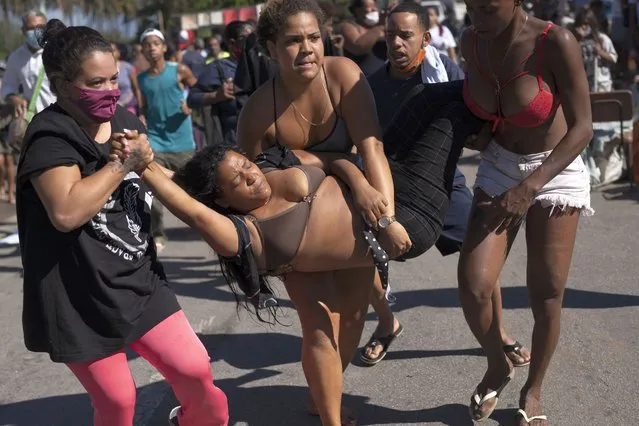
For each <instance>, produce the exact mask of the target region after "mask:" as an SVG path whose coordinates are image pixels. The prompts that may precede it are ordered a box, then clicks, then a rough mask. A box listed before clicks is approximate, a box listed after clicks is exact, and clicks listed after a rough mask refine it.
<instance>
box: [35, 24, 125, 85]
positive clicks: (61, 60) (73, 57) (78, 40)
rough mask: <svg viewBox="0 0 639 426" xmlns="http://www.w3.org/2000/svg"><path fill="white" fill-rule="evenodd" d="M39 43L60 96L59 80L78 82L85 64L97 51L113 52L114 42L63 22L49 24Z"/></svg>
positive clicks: (48, 73) (39, 36)
mask: <svg viewBox="0 0 639 426" xmlns="http://www.w3.org/2000/svg"><path fill="white" fill-rule="evenodd" d="M38 43H39V44H40V46H42V48H43V51H42V63H43V65H44V70H45V72H46V73H47V77H48V78H49V81H50V82H51V91H52V92H53V93H54V94H55V95H59V93H57V87H56V84H55V81H56V80H59V79H62V80H66V81H73V80H75V79H76V77H77V76H78V74H80V72H81V71H82V63H83V62H84V61H85V60H86V59H87V57H89V56H90V55H91V54H92V53H93V52H113V48H112V47H111V43H110V42H109V41H108V40H106V39H105V38H104V37H102V34H100V33H99V32H97V31H96V30H94V29H93V28H89V27H67V26H66V25H64V24H63V23H62V21H60V20H59V19H52V20H50V21H49V22H47V25H46V26H45V27H44V29H42V30H40V33H39V34H38Z"/></svg>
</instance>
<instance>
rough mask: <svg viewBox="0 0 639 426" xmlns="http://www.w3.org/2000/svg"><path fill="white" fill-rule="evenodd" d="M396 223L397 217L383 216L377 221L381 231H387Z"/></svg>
mask: <svg viewBox="0 0 639 426" xmlns="http://www.w3.org/2000/svg"><path fill="white" fill-rule="evenodd" d="M396 221H397V219H395V216H382V217H381V218H379V220H378V221H377V226H379V227H380V229H386V228H388V227H389V226H390V224H391V223H393V222H396Z"/></svg>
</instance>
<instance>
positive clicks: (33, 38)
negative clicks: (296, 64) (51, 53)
mask: <svg viewBox="0 0 639 426" xmlns="http://www.w3.org/2000/svg"><path fill="white" fill-rule="evenodd" d="M25 36H26V39H27V44H28V45H29V47H30V48H32V49H40V43H38V33H37V32H36V30H27V32H26V35H25Z"/></svg>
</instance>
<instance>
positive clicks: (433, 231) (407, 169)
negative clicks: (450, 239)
mask: <svg viewBox="0 0 639 426" xmlns="http://www.w3.org/2000/svg"><path fill="white" fill-rule="evenodd" d="M482 125H483V122H482V121H481V120H479V119H477V118H476V117H475V116H474V115H472V113H471V112H470V111H469V110H468V108H466V106H465V105H464V103H463V98H462V85H461V82H451V83H440V84H429V85H419V86H417V87H415V88H414V89H413V90H412V91H411V92H410V93H409V96H408V97H407V99H406V100H405V101H404V104H403V106H402V108H400V110H399V113H398V114H397V115H396V116H395V118H394V119H393V121H392V122H391V124H390V126H389V127H388V130H387V132H386V134H385V135H384V150H385V153H386V156H387V157H388V159H389V163H390V169H391V173H392V175H393V181H394V185H395V214H396V217H397V221H398V222H399V223H401V224H402V225H403V226H404V228H406V231H407V232H408V234H409V236H410V238H411V241H412V243H413V246H412V248H411V249H410V251H409V252H408V253H406V254H405V255H404V256H402V259H411V258H414V257H417V256H419V255H421V254H423V253H424V252H426V251H427V250H428V249H429V248H430V247H432V246H433V245H434V244H435V242H436V241H437V239H438V238H439V235H440V233H441V231H442V228H443V225H444V220H445V218H446V213H447V211H448V206H449V202H450V195H451V192H452V189H453V181H454V177H455V170H456V168H457V161H458V159H459V156H460V155H461V152H462V149H463V147H464V142H465V140H466V138H467V137H468V136H469V135H470V134H474V133H478V132H479V130H480V128H481V126H482Z"/></svg>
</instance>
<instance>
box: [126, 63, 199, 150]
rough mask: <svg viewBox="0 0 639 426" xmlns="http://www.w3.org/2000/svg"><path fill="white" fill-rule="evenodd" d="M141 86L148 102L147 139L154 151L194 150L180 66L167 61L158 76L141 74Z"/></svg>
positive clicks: (139, 81) (139, 78) (191, 127)
mask: <svg viewBox="0 0 639 426" xmlns="http://www.w3.org/2000/svg"><path fill="white" fill-rule="evenodd" d="M138 84H139V85H140V91H141V92H142V95H143V96H144V99H145V101H146V102H145V106H146V122H147V127H148V130H149V133H148V138H149V142H150V143H151V148H153V151H156V152H185V151H193V150H194V149H195V140H194V139H193V124H192V121H191V116H190V115H185V114H184V113H183V112H182V105H181V102H182V101H183V100H184V89H182V87H181V86H180V82H179V76H178V64H177V63H175V62H167V63H166V66H165V67H164V70H162V72H161V73H160V74H158V75H150V74H149V73H148V71H145V72H143V73H141V74H140V75H138Z"/></svg>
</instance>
